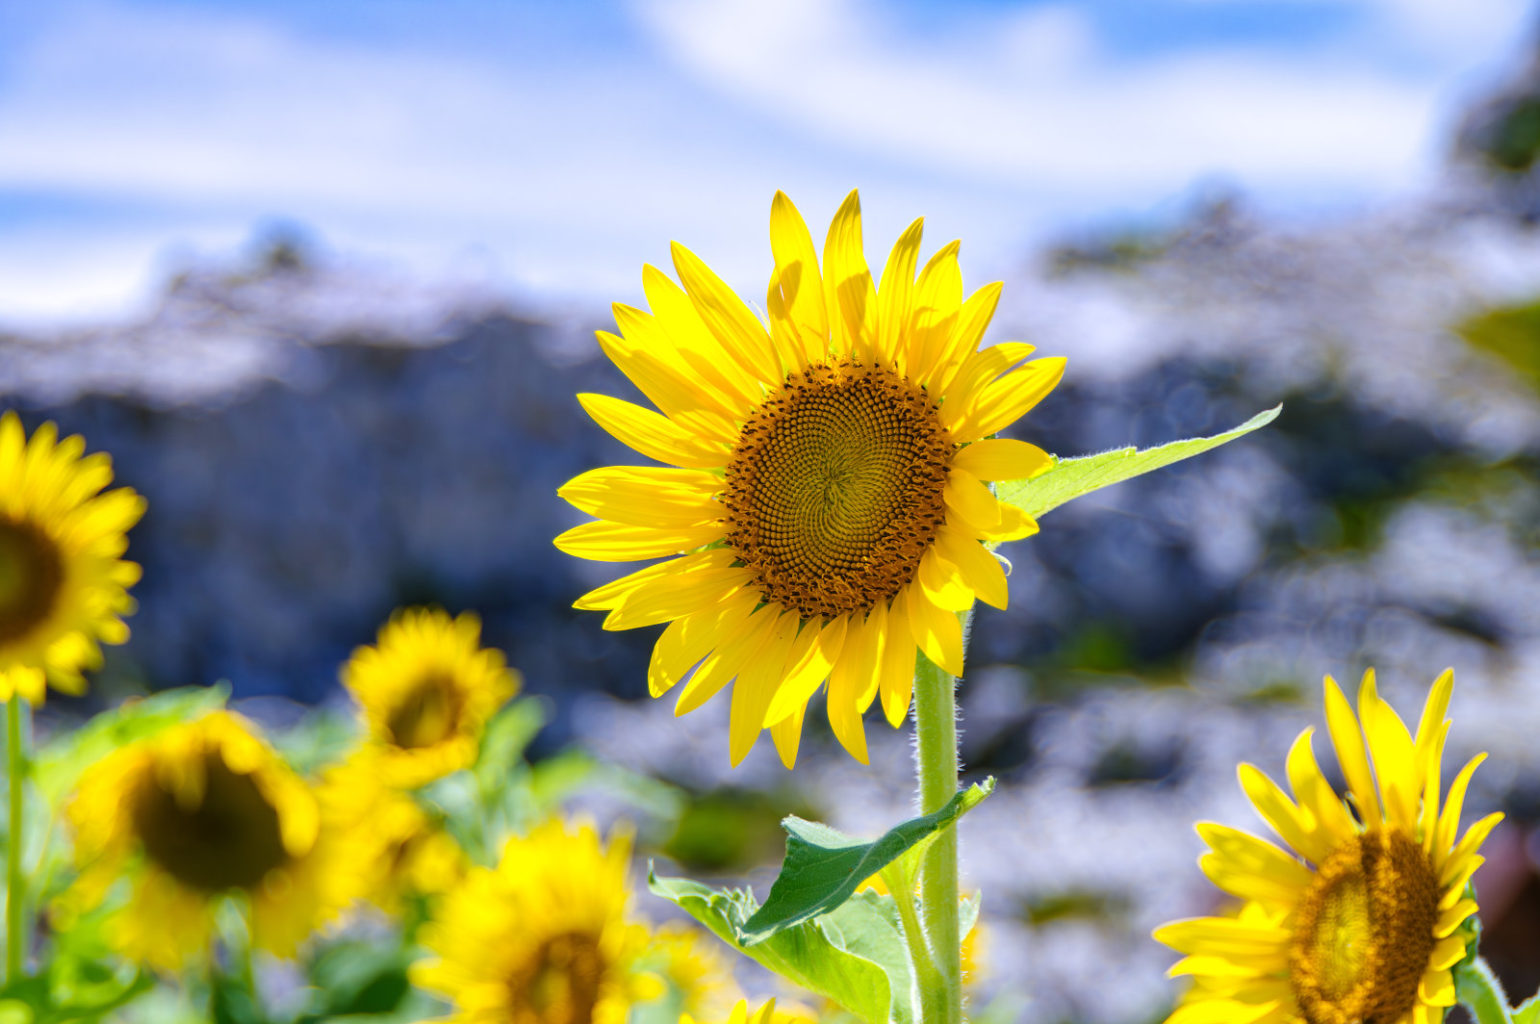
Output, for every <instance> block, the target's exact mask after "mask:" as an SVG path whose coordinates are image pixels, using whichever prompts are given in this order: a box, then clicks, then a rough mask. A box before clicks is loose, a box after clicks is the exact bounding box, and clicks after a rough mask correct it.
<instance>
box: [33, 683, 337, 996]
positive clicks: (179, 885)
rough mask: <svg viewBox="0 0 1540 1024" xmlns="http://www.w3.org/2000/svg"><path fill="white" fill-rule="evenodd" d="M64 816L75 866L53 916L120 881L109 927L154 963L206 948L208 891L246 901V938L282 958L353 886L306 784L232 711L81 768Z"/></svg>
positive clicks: (65, 918)
mask: <svg viewBox="0 0 1540 1024" xmlns="http://www.w3.org/2000/svg"><path fill="white" fill-rule="evenodd" d="M67 814H68V818H69V821H70V823H71V825H72V826H73V828H74V833H75V859H76V862H77V864H78V865H79V869H80V874H79V877H78V878H77V879H76V881H75V883H74V885H73V886H71V888H70V889H69V890H68V891H67V892H66V893H65V894H64V895H63V896H62V897H61V898H60V899H59V901H58V903H57V905H56V908H55V909H56V913H57V916H58V920H57V922H56V923H57V924H58V926H59V927H61V928H67V927H69V922H70V921H71V920H73V919H74V917H75V916H77V915H79V914H81V913H84V912H87V911H91V910H94V909H95V908H96V907H98V906H99V905H101V904H102V902H103V900H104V899H105V898H106V897H107V895H108V890H109V889H111V888H112V886H113V884H114V883H115V882H116V881H117V880H118V879H120V878H125V877H126V878H128V879H129V880H130V887H131V892H130V895H129V898H128V901H127V903H126V905H124V906H123V907H121V908H119V909H118V910H116V911H114V912H113V915H112V920H111V922H110V923H109V926H108V928H109V934H110V935H111V937H112V940H113V942H114V944H115V946H116V947H117V948H118V949H119V950H120V951H121V952H122V953H123V954H124V955H125V956H127V957H129V958H130V959H132V960H136V961H140V962H144V963H148V964H150V965H152V966H154V967H158V968H160V969H162V970H166V971H174V970H177V969H179V968H180V967H181V966H182V965H183V964H184V963H185V962H186V960H187V959H188V958H189V957H192V956H196V955H198V954H200V953H203V952H205V951H207V949H208V947H209V944H210V942H211V941H212V939H213V937H214V925H215V921H214V917H215V911H216V908H217V904H218V902H219V900H220V899H221V898H222V897H224V896H226V895H232V894H233V895H241V896H244V897H245V898H246V900H247V901H248V902H249V906H250V920H251V933H252V941H253V943H254V944H255V945H256V946H258V947H260V948H263V949H267V950H270V951H272V952H274V953H277V954H279V955H289V954H290V953H292V952H293V951H294V949H295V947H297V946H298V945H299V943H300V942H302V941H303V940H304V939H305V937H306V936H308V935H309V934H310V933H311V931H312V930H313V929H314V928H315V927H316V926H317V925H319V924H321V923H322V922H324V921H325V920H327V919H329V918H330V917H331V916H332V915H334V914H335V913H336V912H337V911H340V910H341V909H342V907H343V906H344V905H345V904H346V903H347V902H348V900H349V898H350V897H351V895H352V886H353V884H354V883H353V880H352V877H351V876H352V872H350V871H345V870H341V868H342V866H343V864H344V860H343V858H342V857H341V856H340V855H339V851H338V847H337V842H336V838H335V836H334V835H333V834H332V831H331V829H330V827H329V824H328V823H326V822H324V821H323V819H322V816H321V814H320V813H319V806H318V804H317V801H316V798H315V796H314V794H313V793H312V792H311V791H310V789H309V787H307V786H306V785H305V783H304V782H303V781H302V780H301V779H300V778H299V777H298V776H296V775H295V774H294V772H293V771H291V770H290V769H289V767H288V766H287V765H285V764H284V763H283V762H282V761H281V760H279V758H278V755H277V754H275V753H274V752H273V750H272V748H271V747H269V746H268V745H267V743H266V742H265V741H263V740H262V739H261V738H260V737H259V736H258V735H257V734H256V733H255V731H254V729H253V727H252V726H251V725H250V724H249V723H247V722H246V721H245V720H243V719H242V718H240V717H239V716H237V715H234V714H232V713H230V712H228V711H214V712H211V713H209V714H207V715H205V716H204V717H202V718H199V719H196V720H194V721H192V722H186V723H182V724H179V725H175V726H171V727H169V728H167V729H166V730H164V731H163V732H161V733H159V734H157V735H155V736H152V737H150V738H148V739H144V740H140V741H138V742H136V743H133V744H130V745H129V746H126V747H123V748H122V749H119V750H117V751H114V752H113V753H111V754H109V755H108V756H107V757H105V758H103V759H102V760H101V761H98V762H97V763H96V764H95V765H93V766H91V767H90V768H89V769H87V771H86V773H85V774H84V775H83V776H82V778H81V781H80V786H79V788H78V790H77V791H76V793H75V795H74V796H73V798H72V799H71V801H70V803H69V805H68V809H67Z"/></svg>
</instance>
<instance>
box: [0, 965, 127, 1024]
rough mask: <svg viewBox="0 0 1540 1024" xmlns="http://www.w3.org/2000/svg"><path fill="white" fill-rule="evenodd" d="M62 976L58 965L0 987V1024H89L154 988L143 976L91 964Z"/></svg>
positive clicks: (78, 966) (76, 968) (48, 966)
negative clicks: (69, 974)
mask: <svg viewBox="0 0 1540 1024" xmlns="http://www.w3.org/2000/svg"><path fill="white" fill-rule="evenodd" d="M72 967H74V968H75V971H74V972H73V973H74V977H63V976H61V972H60V971H59V970H58V962H57V961H55V962H53V963H50V964H48V965H47V966H46V967H45V970H44V973H43V974H40V975H37V976H36V977H31V978H22V979H20V980H18V981H16V982H15V983H14V984H11V985H7V986H6V987H4V988H0V1024H13V1022H14V1024H91V1022H93V1021H99V1020H103V1019H105V1018H106V1017H107V1016H108V1015H110V1014H112V1013H114V1012H115V1011H117V1010H118V1009H120V1008H122V1007H123V1006H125V1005H126V1004H128V1003H129V1002H131V1001H133V1000H134V999H137V998H138V997H139V996H140V995H142V994H144V993H145V992H147V991H149V990H150V989H151V988H153V987H154V986H155V981H154V979H153V978H151V977H150V976H149V975H147V974H143V973H140V972H138V971H131V972H129V973H127V974H124V973H123V972H122V971H113V970H110V969H109V968H107V967H105V966H103V965H100V964H94V965H89V967H87V968H85V969H84V970H81V969H80V965H78V964H76V965H72Z"/></svg>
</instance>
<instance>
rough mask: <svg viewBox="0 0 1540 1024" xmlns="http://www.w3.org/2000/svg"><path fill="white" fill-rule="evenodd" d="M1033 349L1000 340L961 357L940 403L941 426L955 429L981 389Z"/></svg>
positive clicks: (1020, 342) (1025, 345)
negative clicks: (961, 359) (962, 358)
mask: <svg viewBox="0 0 1540 1024" xmlns="http://www.w3.org/2000/svg"><path fill="white" fill-rule="evenodd" d="M1033 351H1034V349H1033V347H1032V346H1031V345H1028V344H1027V343H1026V342H1024V341H1002V342H1001V343H1000V344H998V345H991V346H990V347H989V348H981V349H979V350H978V351H977V352H974V353H973V354H971V355H969V356H968V357H967V358H966V359H964V360H963V363H962V365H961V366H960V367H958V369H957V375H956V377H955V379H954V380H953V381H952V383H951V384H950V385H949V386H948V387H947V390H946V401H944V402H942V403H941V424H942V426H944V427H946V428H947V429H949V430H953V429H955V428H956V426H957V424H958V423H960V422H961V421H962V419H963V417H964V416H965V415H966V414H967V412H968V410H969V409H971V408H972V407H973V406H974V404H975V403H976V402H977V401H978V398H979V396H980V395H981V394H982V393H983V391H984V389H985V388H987V387H989V385H990V383H991V382H992V381H994V380H995V378H997V377H999V376H1000V375H1001V374H1002V373H1004V372H1005V371H1007V370H1009V369H1010V368H1011V367H1013V366H1015V365H1016V364H1017V363H1019V362H1021V361H1022V360H1023V359H1025V358H1027V356H1029V355H1031V354H1032V352H1033Z"/></svg>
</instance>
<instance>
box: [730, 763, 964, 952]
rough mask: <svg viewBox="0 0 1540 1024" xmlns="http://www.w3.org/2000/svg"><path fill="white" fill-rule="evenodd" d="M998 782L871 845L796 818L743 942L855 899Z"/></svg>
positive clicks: (955, 797) (893, 830) (954, 800)
mask: <svg viewBox="0 0 1540 1024" xmlns="http://www.w3.org/2000/svg"><path fill="white" fill-rule="evenodd" d="M994 788H995V780H994V779H992V778H990V779H986V780H985V781H984V783H983V784H982V785H978V786H969V787H968V788H967V789H965V790H961V791H960V792H958V793H955V794H954V795H953V796H952V799H950V800H948V801H947V802H946V805H945V806H943V807H942V808H941V809H940V810H937V811H933V812H932V813H930V814H926V815H922V816H921V817H918V818H911V819H909V820H908V821H905V822H903V823H901V824H898V825H894V826H893V827H892V828H890V829H888V830H887V831H886V832H884V833H883V834H882V835H881V836H880V837H879V838H877V839H874V840H871V841H863V840H860V839H853V838H851V837H850V836H847V835H845V834H844V833H843V832H840V831H838V830H836V829H832V828H830V827H829V826H828V825H822V824H819V823H818V822H816V821H804V820H802V819H801V818H798V817H796V816H795V815H791V816H789V817H787V818H786V820H785V821H783V822H782V823H781V824H782V826H783V827H784V828H785V829H786V860H785V863H783V864H782V865H781V874H780V877H778V878H777V879H776V880H775V883H774V884H773V885H771V886H770V895H769V897H768V898H766V900H765V905H764V906H762V907H760V908H759V910H758V911H756V912H755V913H754V915H753V916H752V917H750V918H749V919H748V920H747V921H745V922H744V926H743V930H742V932H741V933H740V934H739V936H738V938H739V939H740V941H742V942H743V944H744V945H746V946H750V945H753V944H754V943H756V942H763V941H764V940H765V939H767V938H769V937H770V936H771V935H774V934H775V933H776V932H778V931H781V930H782V929H785V928H790V927H791V926H793V925H796V924H800V923H802V922H803V921H806V920H808V919H809V918H814V917H817V916H819V915H820V914H827V913H829V912H830V911H832V910H834V909H835V908H836V907H838V906H839V905H840V904H842V903H844V902H845V901H846V900H848V899H850V897H851V894H853V893H854V892H855V891H856V887H857V886H859V885H860V884H861V883H862V882H864V881H866V880H867V879H868V878H870V877H872V876H873V875H875V874H877V873H878V872H879V871H881V870H882V869H883V868H885V867H887V866H888V864H890V863H892V861H893V860H894V859H895V858H897V857H899V856H900V855H902V854H903V853H904V851H906V850H908V849H910V848H911V847H913V846H914V845H915V844H917V843H920V842H922V841H923V840H925V839H927V838H929V837H930V836H933V835H935V834H936V833H937V832H939V831H941V830H942V829H944V828H948V827H949V826H951V824H952V823H953V822H954V821H956V820H957V819H958V818H959V817H961V816H962V815H964V814H966V813H967V812H968V811H969V810H971V809H972V808H974V807H976V806H977V805H978V804H979V802H980V801H982V800H983V799H984V798H985V797H987V796H988V795H989V794H990V793H992V792H994Z"/></svg>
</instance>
